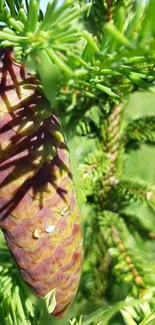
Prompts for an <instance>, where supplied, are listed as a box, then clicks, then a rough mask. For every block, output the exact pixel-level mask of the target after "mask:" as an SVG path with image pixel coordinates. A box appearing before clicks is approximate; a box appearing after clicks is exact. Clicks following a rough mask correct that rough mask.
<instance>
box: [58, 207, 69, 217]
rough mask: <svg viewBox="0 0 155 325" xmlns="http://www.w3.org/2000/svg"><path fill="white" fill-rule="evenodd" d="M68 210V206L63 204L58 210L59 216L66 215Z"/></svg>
mask: <svg viewBox="0 0 155 325" xmlns="http://www.w3.org/2000/svg"><path fill="white" fill-rule="evenodd" d="M68 211H69V208H68V207H65V206H64V207H63V208H62V210H61V212H60V214H61V216H62V217H66V216H67V214H68Z"/></svg>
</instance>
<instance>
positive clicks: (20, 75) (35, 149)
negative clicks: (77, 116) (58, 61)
mask: <svg viewBox="0 0 155 325" xmlns="http://www.w3.org/2000/svg"><path fill="white" fill-rule="evenodd" d="M46 105H47V106H48V109H49V103H48V102H47V101H46V99H45V98H44V97H43V96H42V95H41V93H40V92H39V87H38V82H37V80H36V79H35V77H33V76H31V75H30V74H29V73H27V71H26V70H25V68H24V67H23V65H21V64H18V63H16V62H15V60H14V59H13V56H12V51H11V50H10V49H3V50H1V51H0V227H1V229H2V230H3V232H4V235H5V238H6V241H7V244H8V246H9V248H10V251H11V253H12V255H13V257H14V259H15V261H16V263H17V264H18V266H19V269H20V271H21V273H22V275H23V278H24V280H25V281H26V282H27V283H28V284H29V285H30V286H31V287H32V288H33V290H34V291H35V293H36V294H37V295H38V296H41V297H43V296H45V295H46V294H47V293H49V292H50V291H51V290H52V289H54V288H56V308H55V310H54V312H53V314H54V315H55V316H57V317H61V316H63V315H64V313H65V311H66V308H67V306H68V305H69V304H70V303H71V302H72V300H73V299H74V297H75V294H76V291H77V288H78V283H79V279H80V271H81V261H82V246H81V227H80V218H79V211H78V207H77V203H76V194H75V188H74V185H73V181H72V175H71V172H70V162H69V153H68V149H67V145H66V143H65V140H64V135H63V132H62V128H61V125H60V122H59V120H58V118H57V117H56V115H55V114H54V113H53V114H52V115H51V117H48V118H46V119H43V118H42V116H43V115H44V113H46ZM44 116H45V115H44Z"/></svg>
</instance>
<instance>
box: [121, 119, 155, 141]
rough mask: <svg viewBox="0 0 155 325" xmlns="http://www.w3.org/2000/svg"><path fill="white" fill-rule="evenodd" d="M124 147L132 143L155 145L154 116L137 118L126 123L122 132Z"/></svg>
mask: <svg viewBox="0 0 155 325" xmlns="http://www.w3.org/2000/svg"><path fill="white" fill-rule="evenodd" d="M124 137H125V142H126V146H127V145H129V144H130V142H131V144H132V142H133V141H136V142H138V143H139V142H140V143H143V142H144V143H150V144H154V143H155V116H153V115H149V116H144V117H141V118H137V119H134V120H132V121H131V122H129V123H128V125H127V127H126V129H125V130H124Z"/></svg>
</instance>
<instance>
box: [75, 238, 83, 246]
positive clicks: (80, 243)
mask: <svg viewBox="0 0 155 325" xmlns="http://www.w3.org/2000/svg"><path fill="white" fill-rule="evenodd" d="M82 244H83V239H81V241H80V242H79V243H78V244H76V247H80V246H82Z"/></svg>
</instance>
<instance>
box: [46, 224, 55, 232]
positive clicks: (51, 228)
mask: <svg viewBox="0 0 155 325" xmlns="http://www.w3.org/2000/svg"><path fill="white" fill-rule="evenodd" d="M54 230H55V226H54V225H51V226H47V227H45V231H46V232H53V231H54Z"/></svg>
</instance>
